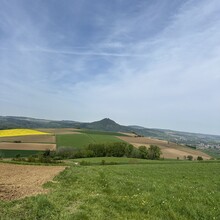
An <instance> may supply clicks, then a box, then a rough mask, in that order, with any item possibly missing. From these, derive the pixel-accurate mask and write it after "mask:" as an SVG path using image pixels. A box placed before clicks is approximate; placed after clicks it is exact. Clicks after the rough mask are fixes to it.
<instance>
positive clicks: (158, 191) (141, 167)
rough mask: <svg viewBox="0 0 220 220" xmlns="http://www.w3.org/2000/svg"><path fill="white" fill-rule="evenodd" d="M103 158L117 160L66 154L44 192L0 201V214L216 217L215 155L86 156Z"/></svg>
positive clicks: (219, 178)
mask: <svg viewBox="0 0 220 220" xmlns="http://www.w3.org/2000/svg"><path fill="white" fill-rule="evenodd" d="M103 159H105V160H106V161H108V162H111V161H114V162H117V163H118V165H92V166H74V163H72V162H70V161H71V160H70V161H69V163H68V164H69V166H70V167H69V168H67V169H66V170H65V171H64V172H62V173H61V174H60V175H59V176H57V177H56V178H55V179H54V180H55V181H53V182H49V183H47V184H46V185H45V187H46V188H47V189H49V190H50V192H49V193H48V194H47V195H37V196H33V197H29V198H24V199H21V200H17V201H11V202H6V201H0V213H1V217H0V218H1V219H64V220H65V219H80V220H81V219H94V220H103V219H119V220H120V219H121V220H123V219H150V220H154V219H155V220H156V219H157V220H159V219H169V220H172V219H173V220H174V219H176V220H191V219H198V220H200V219H204V220H206V219H220V207H219V204H220V185H219V183H220V175H219V174H220V171H219V170H220V163H219V161H213V162H205V161H203V162H195V161H191V162H189V161H187V162H184V161H182V162H179V161H147V160H136V162H135V163H136V164H135V163H133V162H132V163H130V162H129V159H126V158H91V159H84V160H86V161H90V162H92V163H93V164H97V163H98V162H99V161H100V162H101V160H103ZM74 161H75V160H74ZM145 162H146V164H145ZM125 163H127V164H125Z"/></svg>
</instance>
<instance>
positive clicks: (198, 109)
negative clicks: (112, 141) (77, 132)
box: [0, 0, 220, 134]
mask: <svg viewBox="0 0 220 220" xmlns="http://www.w3.org/2000/svg"><path fill="white" fill-rule="evenodd" d="M99 3H100V1H99ZM169 3H170V1H169ZM44 4H46V5H44ZM44 4H43V5H41V3H40V2H39V3H36V5H35V7H36V11H37V10H39V9H41V8H43V9H42V15H41V18H38V17H37V15H35V13H36V12H35V11H33V9H32V11H31V12H30V9H29V8H27V7H28V6H27V4H25V1H21V3H20V4H17V5H16V4H15V5H9V4H7V3H5V4H2V7H1V8H2V9H1V12H2V13H0V21H1V22H0V39H1V41H0V48H1V49H0V66H1V68H2V70H1V72H0V76H1V81H0V100H1V101H0V102H1V103H3V104H2V105H3V107H2V108H1V111H2V113H1V114H3V115H8V114H9V113H10V114H11V115H29V116H35V117H42V118H53V119H73V120H79V121H92V120H98V119H100V118H102V117H111V118H113V119H115V120H117V121H118V122H120V123H122V124H139V125H143V126H146V127H159V128H170V129H177V130H186V131H194V132H204V133H214V134H220V130H219V125H218V121H219V120H220V115H219V110H220V103H219V101H218V99H219V94H220V89H219V86H218V85H219V83H220V77H219V71H218V70H219V63H220V58H219V57H220V46H219V45H220V40H219V39H220V31H219V30H220V19H219V18H220V16H219V11H220V3H219V1H217V0H214V1H212V2H207V1H205V0H203V1H194V0H190V1H185V2H184V3H183V1H175V3H171V4H168V1H164V3H161V1H153V2H146V1H140V2H139V4H135V5H134V3H132V1H131V2H130V3H129V4H128V3H127V1H120V3H118V1H113V2H111V3H108V5H102V4H91V3H87V2H84V3H82V4H80V5H79V11H78V12H76V11H74V10H73V8H74V7H73V6H75V7H76V6H77V5H74V4H73V3H69V4H70V5H68V8H67V7H65V6H64V5H62V10H61V11H60V10H59V8H60V7H61V6H60V5H59V7H58V6H57V7H58V8H56V5H55V6H54V7H52V5H51V4H50V2H49V1H48V3H44ZM127 4H128V5H127ZM97 5H99V6H97ZM45 8H46V9H47V10H46V9H45ZM106 8H108V9H109V10H106ZM113 9H114V10H116V9H117V10H116V11H115V13H112V10H113ZM45 10H46V11H45ZM12 12H13V13H14V14H13V16H9V15H11V14H12ZM58 12H59V16H60V18H62V19H63V20H64V22H63V23H62V24H63V25H62V26H59V25H58V24H60V23H59V22H60V20H58V19H60V18H56V15H57V13H58ZM79 15H81V17H80V18H81V19H79ZM88 16H89V17H88ZM39 21H40V22H39ZM4 100H9V101H10V104H7V103H6V102H4ZM13 103H14V105H13ZM13 106H14V107H13ZM13 109H15V110H13Z"/></svg>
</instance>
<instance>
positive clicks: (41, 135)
mask: <svg viewBox="0 0 220 220" xmlns="http://www.w3.org/2000/svg"><path fill="white" fill-rule="evenodd" d="M45 150H50V151H56V137H55V135H54V134H50V133H47V132H43V131H39V130H32V129H10V130H1V131H0V156H2V157H15V156H16V155H20V156H29V155H32V154H37V153H41V152H43V151H45Z"/></svg>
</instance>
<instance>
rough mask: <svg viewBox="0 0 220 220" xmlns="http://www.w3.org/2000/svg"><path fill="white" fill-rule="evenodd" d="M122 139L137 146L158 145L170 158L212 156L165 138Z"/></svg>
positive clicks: (165, 155) (205, 157) (206, 157)
mask: <svg viewBox="0 0 220 220" xmlns="http://www.w3.org/2000/svg"><path fill="white" fill-rule="evenodd" d="M118 138H120V139H121V140H124V141H126V142H128V143H131V144H132V145H134V146H135V147H139V146H141V145H143V146H146V147H149V146H150V145H157V146H158V147H160V149H161V152H162V155H161V156H162V157H164V158H169V159H176V158H177V157H179V158H180V159H184V157H185V156H186V157H187V156H188V155H192V156H193V157H194V159H196V158H197V157H198V156H202V157H203V159H206V160H208V159H210V158H211V157H210V156H209V155H207V154H205V153H203V152H201V151H199V150H194V149H191V148H188V147H184V146H182V145H178V144H175V143H172V142H168V141H164V140H158V139H152V138H146V137H123V136H119V137H118Z"/></svg>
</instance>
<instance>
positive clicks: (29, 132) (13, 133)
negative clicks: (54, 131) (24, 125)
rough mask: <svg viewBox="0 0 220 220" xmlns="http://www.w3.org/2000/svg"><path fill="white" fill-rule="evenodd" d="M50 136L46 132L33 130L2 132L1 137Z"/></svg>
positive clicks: (8, 130) (0, 131)
mask: <svg viewBox="0 0 220 220" xmlns="http://www.w3.org/2000/svg"><path fill="white" fill-rule="evenodd" d="M42 134H49V133H46V132H41V131H36V130H32V129H7V130H0V137H13V136H26V135H42Z"/></svg>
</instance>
